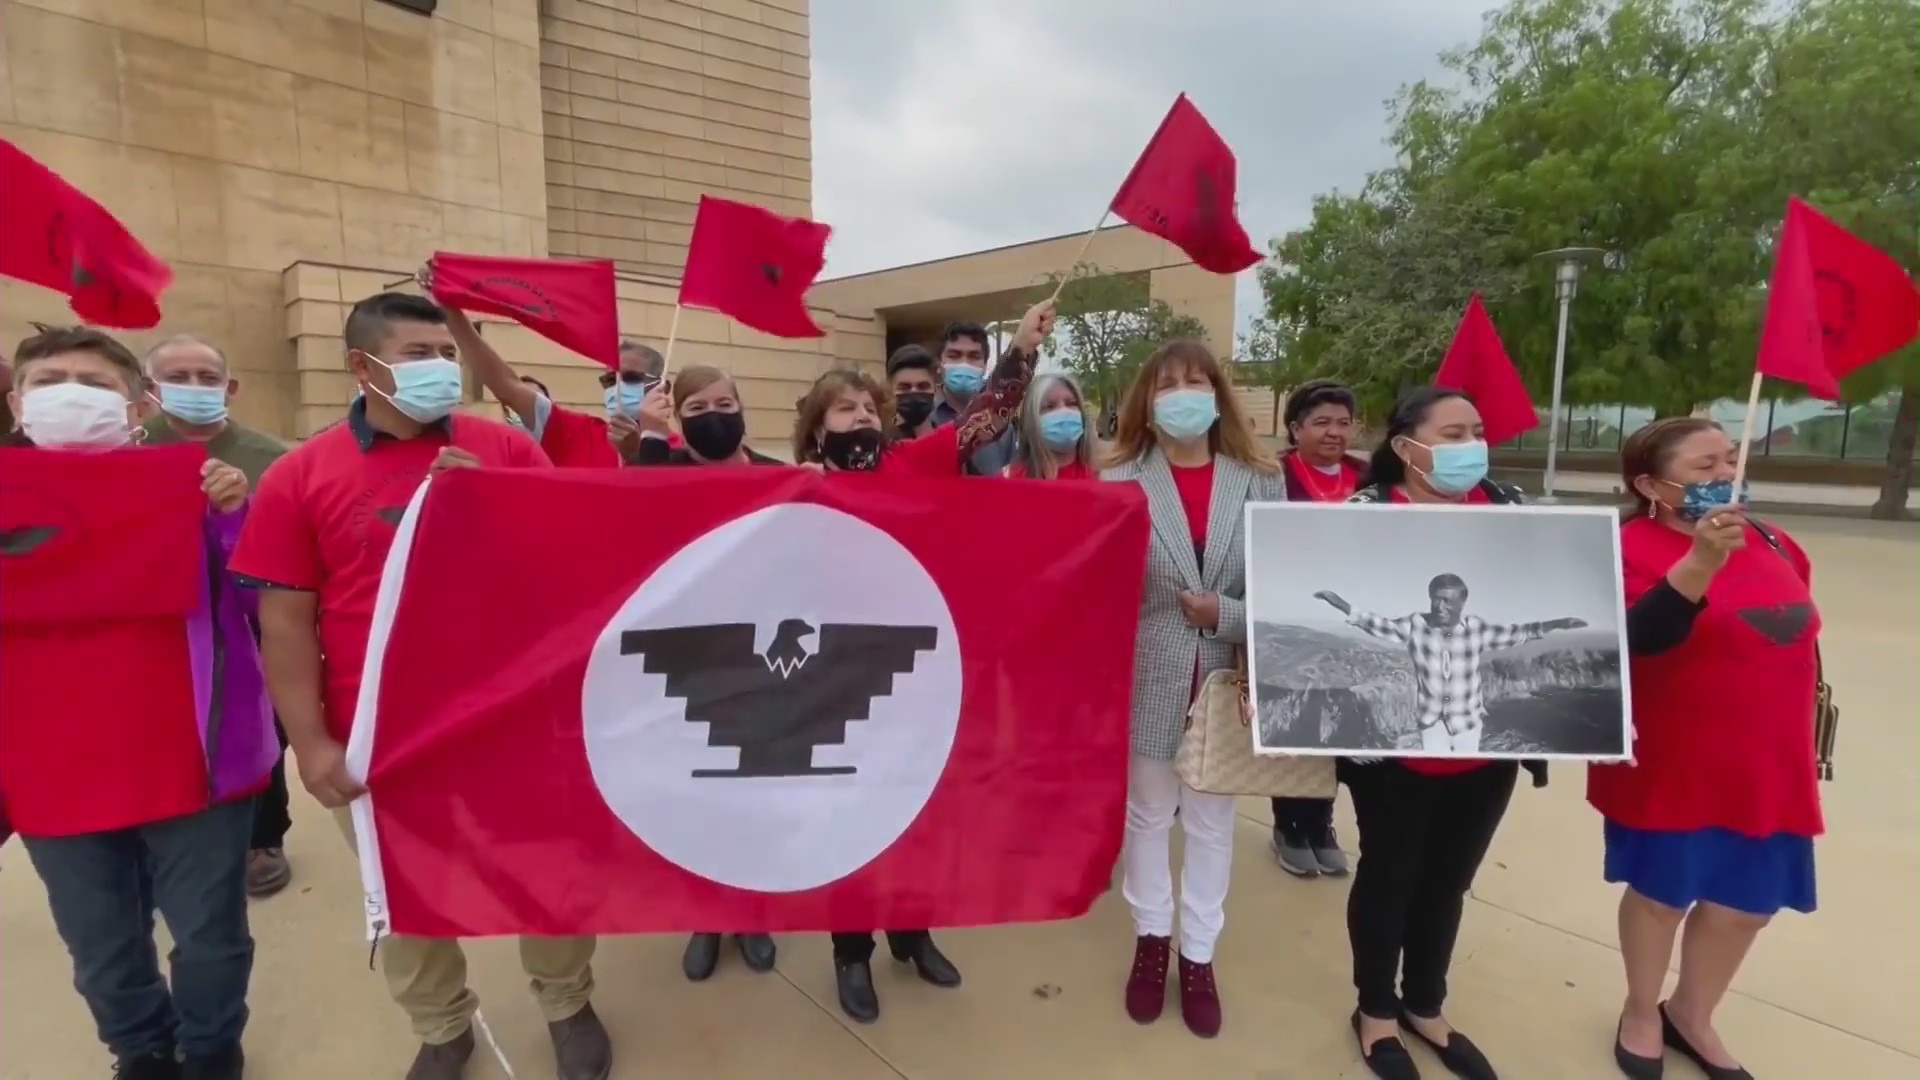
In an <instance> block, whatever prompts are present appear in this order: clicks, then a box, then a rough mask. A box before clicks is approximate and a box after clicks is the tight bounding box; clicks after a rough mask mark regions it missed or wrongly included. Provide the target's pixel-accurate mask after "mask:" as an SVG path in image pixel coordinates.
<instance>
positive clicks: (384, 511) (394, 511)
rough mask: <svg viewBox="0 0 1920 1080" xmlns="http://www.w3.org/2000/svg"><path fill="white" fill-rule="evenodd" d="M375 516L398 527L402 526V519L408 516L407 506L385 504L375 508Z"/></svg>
mask: <svg viewBox="0 0 1920 1080" xmlns="http://www.w3.org/2000/svg"><path fill="white" fill-rule="evenodd" d="M373 516H374V517H377V518H379V519H380V520H381V521H384V522H386V523H387V524H389V525H391V526H393V527H394V528H396V529H397V528H399V527H400V519H401V518H403V517H406V516H407V508H406V507H404V506H383V507H381V508H380V509H378V510H375V511H374V512H373Z"/></svg>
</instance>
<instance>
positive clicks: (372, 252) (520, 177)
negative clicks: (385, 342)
mask: <svg viewBox="0 0 1920 1080" xmlns="http://www.w3.org/2000/svg"><path fill="white" fill-rule="evenodd" d="M538 2H539V0H440V4H439V10H438V12H436V13H435V14H434V15H433V16H432V17H431V18H428V17H424V16H421V15H419V14H416V13H413V12H409V11H405V10H403V9H400V8H397V7H394V6H393V5H391V4H386V3H382V2H379V0H0V39H3V41H4V49H3V50H0V135H4V137H6V138H7V139H9V140H12V141H13V142H15V143H17V144H19V145H20V146H21V147H22V148H23V149H25V150H26V151H27V152H28V153H30V154H32V155H34V156H35V157H37V158H39V159H40V160H42V161H44V162H46V163H47V164H48V165H50V166H52V167H53V168H54V169H55V170H57V171H59V172H60V173H61V174H62V175H64V176H65V177H66V178H67V179H68V180H70V181H72V182H73V183H74V184H76V185H78V186H79V187H81V188H82V189H84V190H85V191H87V192H88V193H89V194H91V195H93V196H94V197H95V198H97V199H99V200H100V201H101V202H102V203H104V204H106V206H107V207H108V208H109V209H110V210H112V211H113V213H114V214H116V215H117V216H119V217H120V219H121V220H122V221H124V222H126V223H127V225H128V227H129V228H131V229H132V230H133V232H134V233H135V234H136V235H138V236H139V237H140V238H141V239H142V241H143V242H145V243H146V244H147V246H148V247H150V248H151V249H153V251H154V252H155V253H156V254H157V255H159V256H160V257H161V258H163V259H165V260H167V261H168V262H169V263H171V264H172V266H173V269H174V273H175V281H174V285H173V287H172V288H171V289H170V290H169V291H168V292H167V294H166V296H165V298H164V311H165V321H164V322H163V323H162V324H161V326H160V327H159V328H157V329H156V330H154V331H151V332H148V333H141V334H130V335H127V336H128V340H129V341H130V342H131V343H132V344H134V345H135V346H136V347H138V346H141V345H144V344H145V343H146V342H148V341H150V340H153V339H154V338H155V337H157V336H159V335H163V334H170V333H178V332H182V331H190V332H194V333H199V334H204V335H206V336H207V337H209V338H211V339H212V340H214V341H216V342H218V343H219V344H221V345H222V346H223V347H224V348H225V349H226V350H227V352H228V354H229V356H230V357H231V358H232V360H233V362H234V365H235V367H236V368H237V369H238V374H239V376H240V379H241V382H242V390H241V394H240V397H239V399H238V400H236V402H235V406H234V407H235V413H236V416H237V418H238V419H239V420H241V422H243V423H247V424H251V425H254V426H257V427H261V428H264V429H266V430H269V431H274V432H278V433H282V434H288V433H292V432H293V431H294V430H295V428H296V413H298V412H299V411H300V406H299V402H300V401H301V395H302V394H303V393H305V392H306V391H307V390H310V389H311V390H315V391H319V390H325V389H327V387H328V386H330V385H331V384H332V383H333V382H335V381H338V380H341V379H344V375H343V374H341V373H340V372H339V371H338V363H337V359H338V358H336V363H335V365H334V370H333V371H332V372H331V373H330V374H331V378H319V377H317V374H316V373H315V372H313V371H310V370H308V369H307V368H305V367H304V366H301V365H297V364H296V362H295V356H294V354H293V352H292V350H291V349H290V348H289V337H288V335H287V333H286V328H285V325H284V321H283V312H282V306H283V296H282V281H281V272H282V271H283V270H285V269H286V268H287V267H288V266H289V265H290V264H292V263H295V262H296V261H299V260H302V259H308V260H320V261H324V262H328V263H333V264H344V265H361V266H368V267H388V266H398V267H409V266H413V265H417V264H418V263H419V262H420V261H422V260H423V259H424V258H425V257H426V256H427V255H428V254H430V253H431V252H432V251H433V250H434V249H435V248H438V247H447V248H457V249H460V250H465V251H475V252H493V253H501V254H545V253H546V246H547V222H546V217H547V205H546V177H545V158H544V154H543V153H542V150H541V123H542V115H541V99H540V76H539V66H540V62H539V49H540V34H539V17H538V10H537V5H538ZM390 278H391V275H390V276H389V278H388V279H389V280H390ZM369 280H371V279H369ZM29 320H41V321H53V322H59V321H68V322H70V321H72V320H73V316H72V314H71V313H70V312H69V311H68V310H67V308H66V304H65V300H64V298H62V297H60V296H57V295H55V294H53V293H51V292H48V291H46V290H44V289H38V288H34V287H32V286H27V285H20V284H17V283H14V282H0V345H4V347H5V348H6V349H8V350H9V351H10V350H11V348H12V346H13V344H14V343H15V342H17V341H18V340H19V338H20V337H21V336H22V335H23V334H24V333H25V332H26V331H27V325H26V324H27V323H28V321H29ZM334 332H335V333H338V323H337V322H336V323H335V324H334ZM302 430H304V429H302Z"/></svg>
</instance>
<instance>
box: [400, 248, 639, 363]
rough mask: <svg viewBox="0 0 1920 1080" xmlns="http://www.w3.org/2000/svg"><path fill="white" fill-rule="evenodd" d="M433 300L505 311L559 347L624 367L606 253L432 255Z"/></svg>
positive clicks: (469, 308)
mask: <svg viewBox="0 0 1920 1080" xmlns="http://www.w3.org/2000/svg"><path fill="white" fill-rule="evenodd" d="M432 267H433V298H434V299H435V300H437V301H439V302H440V303H442V304H445V305H446V306H448V307H456V308H459V309H460V310H462V311H479V312H484V313H485V314H488V315H503V316H505V317H507V318H509V319H512V320H513V321H515V322H517V323H519V324H520V325H522V326H524V327H526V328H527V329H529V330H531V331H533V332H534V333H536V334H539V335H540V336H541V337H544V338H546V339H547V340H548V341H551V342H554V343H555V344H557V345H561V346H564V347H565V348H568V349H572V350H573V351H574V352H577V353H579V354H580V355H581V356H584V357H586V358H587V359H589V360H593V361H596V362H598V363H601V364H605V365H606V366H608V367H610V368H618V367H619V366H620V305H619V301H618V299H617V298H616V295H615V293H616V289H615V286H614V281H613V263H612V261H611V260H607V259H578V260H576V259H504V258H500V257H497V256H493V255H458V254H455V253H453V252H450V251H436V252H434V253H433V260H432Z"/></svg>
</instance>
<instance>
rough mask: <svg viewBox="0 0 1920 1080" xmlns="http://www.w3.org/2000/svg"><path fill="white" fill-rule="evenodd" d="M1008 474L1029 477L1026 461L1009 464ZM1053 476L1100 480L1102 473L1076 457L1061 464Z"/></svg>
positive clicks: (1018, 478)
mask: <svg viewBox="0 0 1920 1080" xmlns="http://www.w3.org/2000/svg"><path fill="white" fill-rule="evenodd" d="M1007 476H1008V477H1010V478H1012V479H1015V480H1024V479H1028V476H1027V466H1026V463H1025V462H1020V461H1016V462H1014V463H1013V464H1011V465H1009V466H1007ZM1053 478H1054V479H1055V480H1098V479H1100V474H1099V473H1097V472H1095V471H1093V469H1092V468H1091V467H1089V466H1088V465H1087V463H1086V462H1084V461H1081V460H1080V459H1078V458H1075V459H1074V460H1072V461H1069V462H1067V463H1066V464H1065V465H1062V466H1060V468H1059V470H1058V471H1057V472H1055V473H1054V474H1053Z"/></svg>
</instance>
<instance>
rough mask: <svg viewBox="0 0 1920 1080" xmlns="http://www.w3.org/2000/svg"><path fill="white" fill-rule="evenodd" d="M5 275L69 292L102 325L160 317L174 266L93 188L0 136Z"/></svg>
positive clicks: (0, 254)
mask: <svg viewBox="0 0 1920 1080" xmlns="http://www.w3.org/2000/svg"><path fill="white" fill-rule="evenodd" d="M0 222H4V227H0V275H4V276H6V277H10V278H15V279H17V280H20V281H25V282H28V283H30V284H33V285H41V286H44V287H46V288H49V289H52V290H54V291H55V292H58V293H62V294H64V295H65V296H66V297H67V298H68V302H69V303H70V304H71V305H72V307H73V313H74V314H75V315H78V316H80V318H82V319H84V320H86V321H87V322H90V323H93V324H95V325H98V326H112V327H117V328H122V329H128V330H144V329H146V328H147V327H150V326H153V325H154V324H156V323H158V322H159V321H160V293H161V292H162V291H164V290H165V289H166V287H167V286H168V285H169V284H171V283H172V282H173V271H172V270H171V269H169V268H168V267H167V264H166V263H164V262H161V261H160V260H159V259H157V258H155V257H154V255H153V254H152V253H151V252H149V251H148V250H147V249H146V248H144V247H142V246H141V245H140V241H138V240H136V239H134V237H133V234H132V233H130V232H128V231H127V227H126V226H125V225H122V224H120V222H119V220H118V219H117V218H115V217H114V216H113V215H112V214H110V213H108V212H107V208H106V207H104V206H101V205H100V204H99V203H97V202H95V201H93V199H91V198H89V197H88V196H87V194H86V192H84V191H81V190H80V189H79V188H77V187H74V186H73V185H72V184H69V183H67V182H66V181H65V180H62V179H60V176H59V174H58V173H55V172H54V171H53V170H52V169H49V168H47V167H46V166H45V165H42V164H40V162H38V161H35V160H34V159H33V158H32V157H29V156H28V155H27V153H26V151H24V150H22V149H20V148H19V147H17V146H15V145H13V144H12V143H10V142H8V141H7V140H5V139H0Z"/></svg>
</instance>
